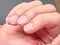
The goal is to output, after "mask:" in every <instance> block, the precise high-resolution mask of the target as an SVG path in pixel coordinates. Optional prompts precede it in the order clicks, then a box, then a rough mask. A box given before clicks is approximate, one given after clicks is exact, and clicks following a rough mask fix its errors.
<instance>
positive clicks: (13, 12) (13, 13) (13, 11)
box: [6, 2, 27, 23]
mask: <svg viewBox="0 0 60 45" xmlns="http://www.w3.org/2000/svg"><path fill="white" fill-rule="evenodd" d="M26 4H27V3H25V2H23V3H21V4H19V5H17V6H16V7H15V8H13V9H12V10H11V12H10V13H9V14H8V16H7V18H6V22H7V23H9V18H10V16H12V15H16V14H15V13H16V11H18V9H19V8H21V7H22V6H24V5H26ZM16 18H18V17H17V16H16Z"/></svg>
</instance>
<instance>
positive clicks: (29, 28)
mask: <svg viewBox="0 0 60 45" xmlns="http://www.w3.org/2000/svg"><path fill="white" fill-rule="evenodd" d="M33 29H34V27H33V24H32V23H29V24H27V25H25V26H24V31H25V32H26V33H28V34H32V33H34V30H33Z"/></svg>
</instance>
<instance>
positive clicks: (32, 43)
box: [0, 1, 60, 45]
mask: <svg viewBox="0 0 60 45" xmlns="http://www.w3.org/2000/svg"><path fill="white" fill-rule="evenodd" d="M59 33H60V14H59V13H58V12H56V8H55V7H54V6H53V5H51V4H46V5H43V4H42V2H40V1H32V2H29V3H25V2H24V3H21V4H19V5H18V6H16V7H15V8H13V10H12V11H11V12H10V13H9V14H8V16H7V18H6V23H5V24H4V25H3V26H1V28H0V45H60V43H59V42H60V35H59Z"/></svg>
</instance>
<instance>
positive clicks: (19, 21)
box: [17, 16, 27, 24]
mask: <svg viewBox="0 0 60 45" xmlns="http://www.w3.org/2000/svg"><path fill="white" fill-rule="evenodd" d="M26 21H27V16H21V17H20V18H19V19H18V21H17V23H18V24H23V23H25V22H26Z"/></svg>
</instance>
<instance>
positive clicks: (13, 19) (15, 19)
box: [10, 15, 18, 24]
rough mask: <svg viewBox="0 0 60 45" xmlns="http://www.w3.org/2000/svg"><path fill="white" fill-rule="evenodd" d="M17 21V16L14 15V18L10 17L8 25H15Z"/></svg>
mask: <svg viewBox="0 0 60 45" xmlns="http://www.w3.org/2000/svg"><path fill="white" fill-rule="evenodd" d="M17 20H18V16H17V15H14V16H11V17H10V23H11V24H16V23H17Z"/></svg>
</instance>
